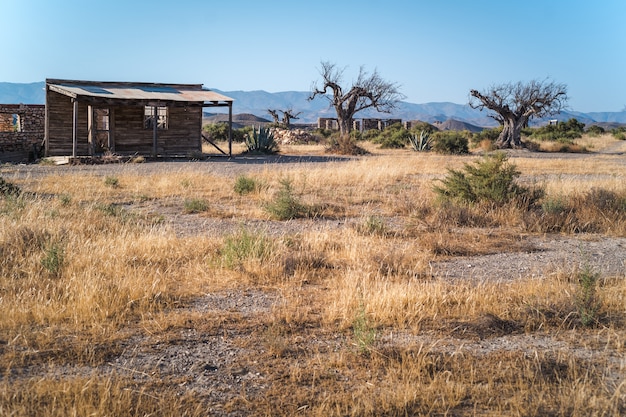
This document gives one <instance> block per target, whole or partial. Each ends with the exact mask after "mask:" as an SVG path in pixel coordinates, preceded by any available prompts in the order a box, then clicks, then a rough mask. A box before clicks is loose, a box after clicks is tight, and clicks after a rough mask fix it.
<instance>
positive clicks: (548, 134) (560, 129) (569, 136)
mask: <svg viewBox="0 0 626 417" xmlns="http://www.w3.org/2000/svg"><path fill="white" fill-rule="evenodd" d="M584 132H585V124H584V123H580V122H579V121H578V120H576V119H569V120H568V121H567V122H557V123H556V124H555V125H546V126H543V127H539V128H534V129H528V130H525V131H524V133H525V134H526V135H527V136H529V137H530V138H531V139H534V140H538V141H558V142H563V143H571V142H572V141H573V140H574V139H577V138H580V137H582V135H583V133H584Z"/></svg>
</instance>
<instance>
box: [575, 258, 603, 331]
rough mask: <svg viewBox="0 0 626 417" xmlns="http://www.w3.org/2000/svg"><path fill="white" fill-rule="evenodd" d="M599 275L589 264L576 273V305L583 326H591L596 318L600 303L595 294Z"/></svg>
mask: <svg viewBox="0 0 626 417" xmlns="http://www.w3.org/2000/svg"><path fill="white" fill-rule="evenodd" d="M599 277H600V274H598V273H596V272H593V271H592V269H591V267H589V266H585V267H584V268H583V270H582V271H581V273H580V274H579V275H578V290H577V292H576V307H577V309H578V314H579V315H580V322H581V323H582V325H583V326H591V325H593V324H594V323H596V321H597V319H598V311H599V310H600V303H599V302H598V298H597V295H596V286H597V283H598V278H599Z"/></svg>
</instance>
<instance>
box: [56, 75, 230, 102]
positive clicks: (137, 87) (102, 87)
mask: <svg viewBox="0 0 626 417" xmlns="http://www.w3.org/2000/svg"><path fill="white" fill-rule="evenodd" d="M55 81H56V82H48V86H49V87H50V88H51V89H52V90H53V91H56V92H58V93H61V94H64V95H67V96H70V97H73V98H80V97H94V98H102V99H110V100H142V101H155V102H157V101H164V102H166V101H169V102H172V101H176V102H222V103H224V102H225V103H228V102H232V101H233V99H232V98H230V97H226V96H224V95H222V94H219V93H216V92H214V91H209V90H204V89H202V87H201V86H200V85H198V86H196V85H173V84H172V85H168V84H144V83H137V84H132V83H117V84H116V83H114V82H103V83H97V82H84V83H81V82H76V83H74V82H70V81H63V80H55Z"/></svg>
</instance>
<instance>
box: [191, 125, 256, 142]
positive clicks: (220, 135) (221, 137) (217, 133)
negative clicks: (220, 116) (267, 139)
mask: <svg viewBox="0 0 626 417" xmlns="http://www.w3.org/2000/svg"><path fill="white" fill-rule="evenodd" d="M202 130H203V131H204V135H205V136H206V137H208V138H209V139H211V140H212V141H213V142H226V141H228V123H211V124H208V125H205V126H204V128H203V129H202ZM250 131H252V128H251V127H249V126H246V127H243V128H241V129H233V131H232V139H233V142H243V141H244V140H245V138H246V135H247V134H248V133H249V132H250Z"/></svg>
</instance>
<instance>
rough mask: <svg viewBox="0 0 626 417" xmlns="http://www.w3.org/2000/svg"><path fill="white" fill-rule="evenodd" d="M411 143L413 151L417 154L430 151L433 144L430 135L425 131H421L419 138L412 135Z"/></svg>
mask: <svg viewBox="0 0 626 417" xmlns="http://www.w3.org/2000/svg"><path fill="white" fill-rule="evenodd" d="M409 141H410V142H411V147H412V148H413V150H414V151H417V152H424V151H429V150H430V146H431V144H432V138H431V137H430V133H428V132H427V131H425V130H421V131H420V135H419V137H418V136H417V135H411V136H410V137H409Z"/></svg>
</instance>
